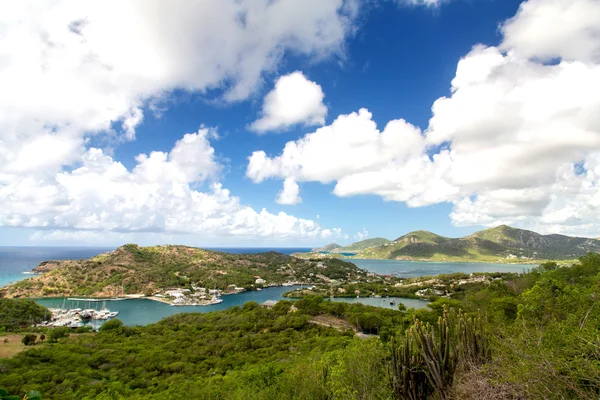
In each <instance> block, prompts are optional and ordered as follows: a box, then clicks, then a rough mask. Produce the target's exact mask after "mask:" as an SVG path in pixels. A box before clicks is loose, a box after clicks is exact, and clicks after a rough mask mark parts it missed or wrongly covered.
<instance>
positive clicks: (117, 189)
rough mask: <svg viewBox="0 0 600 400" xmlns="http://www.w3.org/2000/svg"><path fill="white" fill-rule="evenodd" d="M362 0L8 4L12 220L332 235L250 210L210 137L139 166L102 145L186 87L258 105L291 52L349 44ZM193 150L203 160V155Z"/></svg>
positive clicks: (6, 197) (308, 53) (0, 105)
mask: <svg viewBox="0 0 600 400" xmlns="http://www.w3.org/2000/svg"><path fill="white" fill-rule="evenodd" d="M357 11H358V5H357V3H356V2H355V1H353V0H348V1H345V0H331V1H321V0H307V1H303V2H296V1H278V2H272V1H269V0H258V1H255V0H241V1H240V0H223V1H217V2H189V1H183V0H175V1H169V2H165V1H158V0H150V1H147V0H143V1H142V0H128V1H105V2H81V1H76V0H73V1H71V0H65V1H52V2H38V1H19V2H13V3H8V2H4V3H2V4H0V31H1V32H2V34H1V35H0V87H1V88H2V96H0V225H1V226H22V227H38V228H47V229H50V228H61V229H95V230H111V231H144V230H150V231H161V230H164V231H169V232H194V233H202V234H205V235H212V234H224V235H257V236H269V235H276V236H279V235H283V236H285V235H292V234H293V235H296V236H297V237H305V236H306V237H313V236H315V235H316V236H319V235H322V234H323V233H325V234H326V233H327V232H331V231H329V230H325V229H322V228H320V227H319V226H318V224H316V223H315V222H313V221H308V220H302V219H298V218H295V217H293V216H290V215H287V214H284V213H280V214H270V213H268V212H267V211H265V210H261V211H255V210H253V209H251V208H248V207H244V206H243V205H241V204H240V201H239V199H238V198H236V197H235V196H232V195H231V194H230V193H229V191H228V190H226V189H225V188H223V187H222V185H220V184H219V183H218V182H217V183H210V184H209V183H206V185H209V189H208V190H207V191H206V192H202V191H199V190H197V185H198V182H205V181H207V180H208V179H212V180H214V181H215V182H216V180H217V178H216V176H217V173H218V170H219V169H220V166H219V165H217V163H216V162H215V159H214V150H213V149H212V147H211V146H210V144H209V141H208V139H209V136H210V134H209V131H206V130H203V129H201V130H200V131H199V132H196V133H192V134H190V135H186V136H185V137H183V138H182V139H181V140H180V141H179V142H178V143H177V144H176V145H175V147H174V148H173V149H172V150H171V151H170V152H169V153H165V152H152V153H150V154H146V155H140V156H138V157H137V159H136V162H137V164H136V165H135V167H134V168H133V170H131V171H130V170H127V169H126V168H125V167H124V166H123V165H122V164H121V163H119V162H117V161H115V160H113V159H112V158H111V157H110V155H109V154H108V153H107V152H106V151H103V150H101V149H99V148H97V147H102V145H103V144H112V145H115V144H118V143H120V142H122V141H127V140H134V139H135V134H136V127H137V126H139V124H140V123H142V121H143V120H144V117H145V115H144V113H145V112H147V110H160V109H161V108H162V107H163V106H164V102H165V99H168V97H169V95H170V93H171V92H172V91H174V90H183V91H186V92H194V93H201V94H205V95H206V96H209V97H212V98H215V97H216V98H219V99H222V100H224V101H238V100H243V99H246V98H247V97H248V96H249V95H250V94H251V93H253V92H254V91H255V90H256V89H257V88H258V87H260V86H261V84H262V77H263V74H264V73H266V72H267V73H268V72H273V71H274V70H275V69H276V68H277V66H278V64H279V62H280V60H281V59H282V57H283V56H284V55H285V54H286V53H288V52H292V53H294V54H295V55H299V56H305V57H310V58H312V59H315V60H318V59H321V58H327V57H332V56H335V55H336V54H339V53H340V52H341V49H342V47H343V43H344V40H345V38H346V37H347V36H348V34H350V33H351V32H352V31H353V29H354V26H353V21H354V18H355V17H356V13H357ZM191 157H192V158H191Z"/></svg>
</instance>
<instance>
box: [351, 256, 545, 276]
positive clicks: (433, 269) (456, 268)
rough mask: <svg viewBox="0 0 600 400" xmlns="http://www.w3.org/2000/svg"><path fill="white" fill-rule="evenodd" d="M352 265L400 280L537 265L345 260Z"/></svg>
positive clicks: (524, 267) (528, 267) (516, 268)
mask: <svg viewBox="0 0 600 400" xmlns="http://www.w3.org/2000/svg"><path fill="white" fill-rule="evenodd" d="M346 261H350V262H352V263H354V264H355V265H356V266H357V267H359V268H363V269H366V270H368V271H369V272H374V273H376V274H383V275H396V276H398V277H400V278H416V277H419V276H431V275H440V274H454V273H456V272H463V273H465V274H470V273H473V272H516V273H523V272H527V271H529V270H530V269H531V268H532V267H535V266H537V265H526V264H494V263H475V262H473V263H470V262H429V261H403V260H369V259H351V260H346Z"/></svg>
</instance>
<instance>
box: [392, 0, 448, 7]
mask: <svg viewBox="0 0 600 400" xmlns="http://www.w3.org/2000/svg"><path fill="white" fill-rule="evenodd" d="M398 1H400V3H404V4H408V5H411V6H425V7H439V6H440V5H442V4H443V3H447V2H448V1H449V0H398Z"/></svg>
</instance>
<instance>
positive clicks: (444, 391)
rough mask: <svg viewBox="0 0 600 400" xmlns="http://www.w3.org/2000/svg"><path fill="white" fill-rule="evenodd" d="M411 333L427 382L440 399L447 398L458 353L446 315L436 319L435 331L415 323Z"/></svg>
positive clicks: (431, 327)
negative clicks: (418, 351)
mask: <svg viewBox="0 0 600 400" xmlns="http://www.w3.org/2000/svg"><path fill="white" fill-rule="evenodd" d="M436 330H437V340H436ZM413 332H414V337H415V341H416V342H417V344H418V346H419V349H420V351H421V354H422V356H423V359H424V361H425V365H426V366H427V369H426V370H425V371H426V373H427V377H428V378H429V382H430V383H431V385H432V386H433V387H434V388H435V392H436V393H437V395H438V396H439V397H440V398H441V399H446V398H448V395H449V390H450V387H451V386H452V380H453V378H454V371H455V370H456V365H457V363H458V351H457V348H456V347H457V346H456V343H455V341H454V340H453V338H454V336H453V335H451V333H450V327H449V326H448V318H447V315H444V317H440V318H439V319H438V323H437V329H436V327H433V326H431V325H429V324H428V325H423V323H421V322H419V321H417V322H416V323H415V327H414V330H413Z"/></svg>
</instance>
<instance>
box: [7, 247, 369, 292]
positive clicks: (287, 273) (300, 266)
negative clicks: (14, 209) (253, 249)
mask: <svg viewBox="0 0 600 400" xmlns="http://www.w3.org/2000/svg"><path fill="white" fill-rule="evenodd" d="M34 271H35V272H40V273H43V274H42V275H40V276H36V277H33V278H30V279H27V280H24V281H20V282H17V283H15V284H13V285H9V286H7V287H6V288H3V289H0V297H1V296H2V295H4V296H6V297H41V296H74V295H85V296H99V297H113V296H116V295H117V294H119V295H121V294H122V292H123V290H124V291H125V292H126V293H128V294H131V293H141V294H150V293H152V292H154V291H155V290H157V289H164V288H173V287H175V288H176V287H189V286H190V285H191V284H196V285H201V286H203V287H208V288H211V289H212V288H214V287H216V288H217V289H226V288H227V287H228V286H229V285H237V286H238V287H246V288H251V285H253V284H255V282H256V279H257V277H260V278H261V279H263V280H264V281H266V282H265V284H266V285H270V284H281V283H284V282H288V281H302V282H308V283H311V282H314V283H317V282H319V281H322V280H323V277H325V278H327V279H346V278H347V277H348V276H349V275H348V274H350V276H356V275H357V274H363V275H364V273H365V272H364V271H363V270H360V269H359V268H357V267H356V266H355V265H354V264H351V263H348V262H344V261H341V260H335V259H331V260H320V261H310V260H300V259H297V258H294V257H291V256H287V255H284V254H280V253H276V252H267V253H258V254H229V253H223V252H215V251H208V250H203V249H198V248H194V247H186V246H153V247H140V246H137V245H135V244H128V245H125V246H122V247H119V248H118V249H116V250H114V251H112V252H109V253H105V254H100V255H97V256H95V257H92V258H91V259H88V260H64V261H45V262H43V263H41V264H40V265H39V266H38V267H36V268H34Z"/></svg>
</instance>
